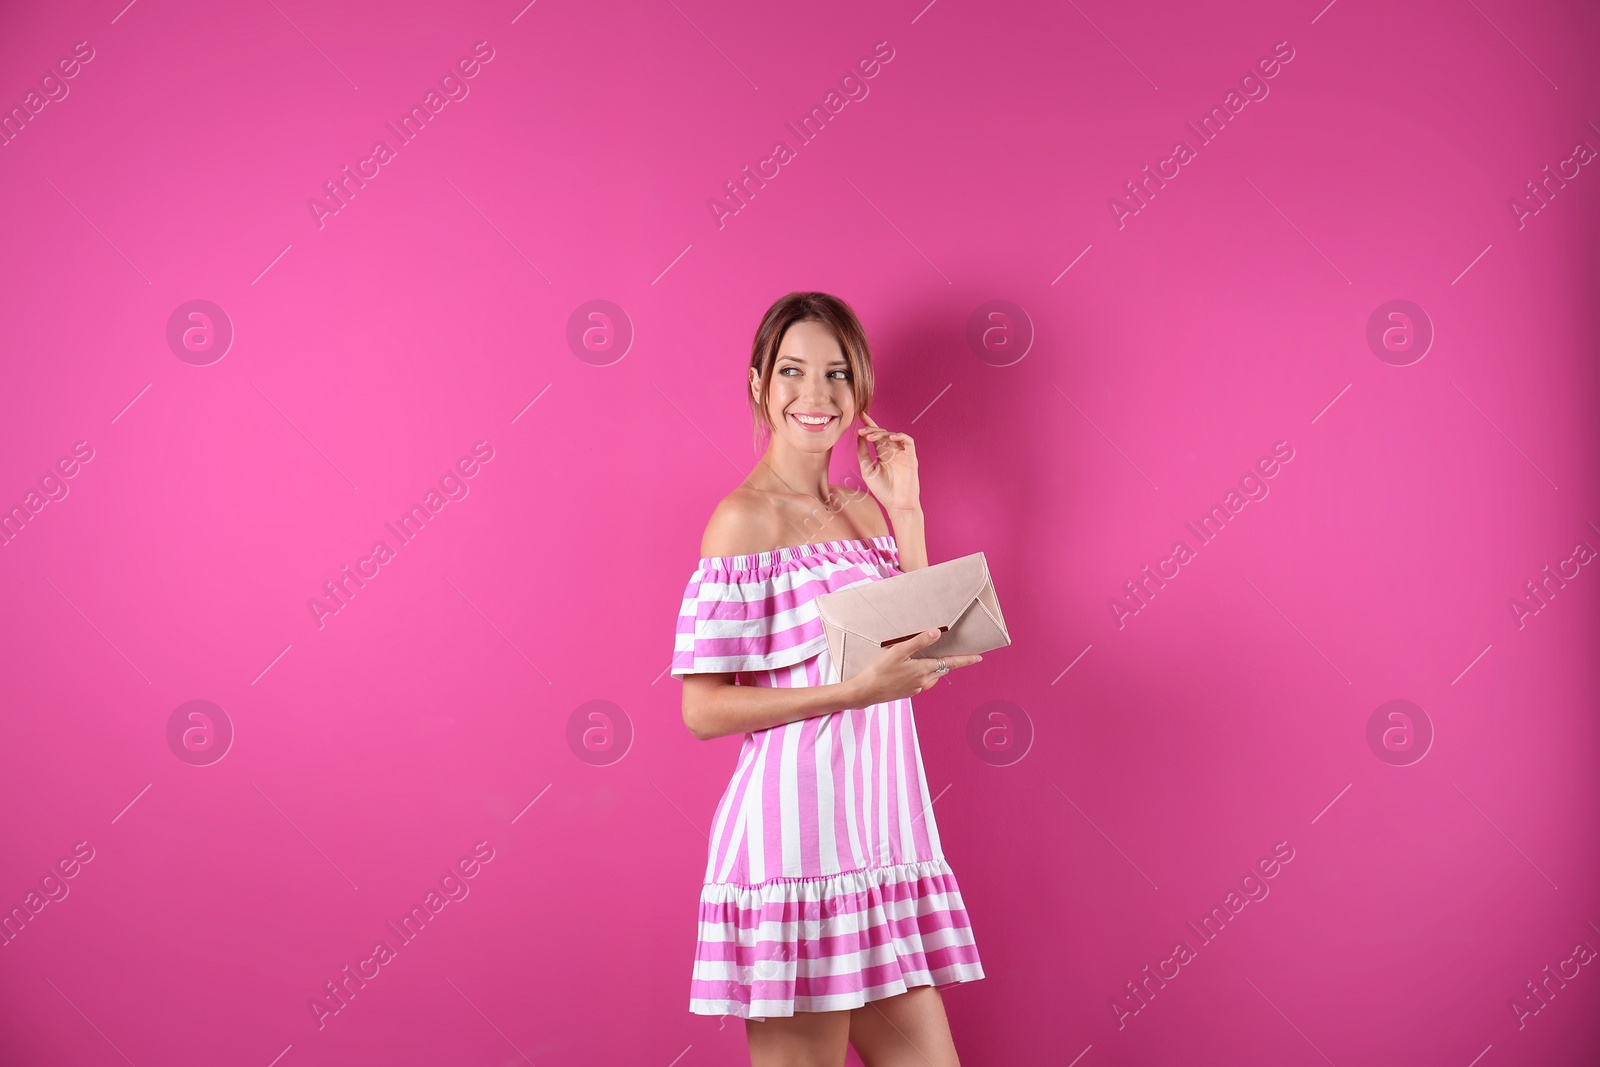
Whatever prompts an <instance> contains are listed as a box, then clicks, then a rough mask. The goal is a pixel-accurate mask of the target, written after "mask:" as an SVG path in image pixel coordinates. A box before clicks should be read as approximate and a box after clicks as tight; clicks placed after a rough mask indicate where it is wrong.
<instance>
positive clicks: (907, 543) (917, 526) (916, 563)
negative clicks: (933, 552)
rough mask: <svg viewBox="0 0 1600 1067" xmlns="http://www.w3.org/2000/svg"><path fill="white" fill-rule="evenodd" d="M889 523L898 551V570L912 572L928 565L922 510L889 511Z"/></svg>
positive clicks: (919, 508)
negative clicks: (892, 528) (892, 529)
mask: <svg viewBox="0 0 1600 1067" xmlns="http://www.w3.org/2000/svg"><path fill="white" fill-rule="evenodd" d="M889 523H890V525H891V526H893V527H894V543H895V546H896V547H897V548H898V549H899V550H900V569H901V570H902V571H914V570H916V569H917V568H918V567H926V566H927V565H928V541H927V536H926V535H925V534H924V532H923V527H922V508H921V507H920V506H919V507H914V508H907V509H905V510H904V511H890V512H889Z"/></svg>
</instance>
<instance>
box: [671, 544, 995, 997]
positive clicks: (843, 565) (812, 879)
mask: <svg viewBox="0 0 1600 1067" xmlns="http://www.w3.org/2000/svg"><path fill="white" fill-rule="evenodd" d="M899 573H900V568H899V552H898V548H897V546H896V544H895V540H894V537H893V535H884V536H881V537H872V538H858V539H848V540H841V541H826V542H819V543H816V544H808V545H792V546H789V547H785V548H779V549H774V550H772V551H769V552H758V553H754V554H750V555H742V556H712V557H703V558H702V559H701V560H700V562H699V565H698V566H697V567H696V569H695V571H694V573H693V575H692V576H691V577H690V579H689V583H688V586H687V588H685V590H684V595H683V604H682V607H681V609H680V611H679V615H678V624H677V633H676V639H675V643H674V647H673V655H672V664H671V673H672V674H673V676H674V677H682V676H684V675H686V674H698V673H728V674H736V675H738V679H737V680H738V683H739V684H740V685H762V686H783V687H790V688H793V687H800V686H811V685H823V684H827V683H829V682H834V681H837V680H838V679H837V677H836V676H835V675H834V672H833V665H832V662H831V659H830V657H829V654H828V643H827V637H826V635H825V634H824V633H823V629H822V621H821V617H820V616H819V615H818V612H817V608H816V603H815V600H816V597H817V596H819V595H820V594H822V593H829V592H834V591H836V590H839V589H845V588H848V587H850V586H852V585H858V584H860V583H863V582H870V581H881V580H883V579H885V578H889V577H892V576H894V575H896V574H899ZM932 800H933V795H932V794H931V793H930V792H929V790H928V779H927V775H926V774H925V773H924V771H923V767H922V755H921V752H920V750H919V748H918V745H917V726H916V719H915V717H914V716H913V715H912V708H911V700H910V698H909V697H905V698H900V699H897V700H891V701H887V702H885V703H881V704H873V705H872V706H870V707H866V708H852V709H848V710H845V711H839V712H833V713H831V714H827V715H817V716H813V717H811V718H806V719H800V720H797V721H795V722H790V723H785V724H783V725H780V726H774V727H772V728H770V729H765V730H757V731H754V732H752V733H747V734H745V735H744V743H743V745H742V746H741V748H740V750H739V758H738V762H737V764H736V765H735V767H734V771H733V777H732V779H731V780H730V781H729V783H728V787H727V789H726V791H724V793H723V794H722V799H721V801H720V802H719V803H718V804H717V808H716V812H715V814H714V815H713V817H712V822H711V837H710V847H709V849H708V857H707V862H706V870H705V881H704V885H703V886H702V888H701V892H700V918H699V940H698V943H697V947H696V951H695V959H694V969H693V973H692V976H691V979H690V988H689V1010H690V1011H691V1012H694V1013H696V1014H700V1015H734V1016H738V1017H740V1018H747V1019H765V1018H769V1017H773V1016H788V1015H793V1014H794V1013H795V1012H797V1011H840V1010H845V1009H849V1008H856V1007H860V1006H861V1005H863V1004H865V1003H867V1002H868V1001H872V1000H878V999H881V998H883V997H890V996H894V995H896V994H898V993H903V992H905V991H906V990H907V989H909V988H911V987H913V986H919V985H935V986H942V985H947V984H949V983H953V982H970V981H974V980H976V979H980V978H982V977H983V976H984V975H983V964H982V963H981V962H980V961H979V959H978V949H977V945H976V944H975V942H974V940H973V933H972V923H971V921H970V919H969V918H968V916H967V911H966V908H965V906H964V904H963V903H962V899H961V890H960V888H959V887H958V886H957V884H956V878H955V874H954V873H953V872H952V871H951V869H950V866H949V864H948V863H946V862H945V857H944V852H943V849H942V848H941V847H940V843H939V830H938V827H937V826H936V825H935V821H934V815H933V804H932Z"/></svg>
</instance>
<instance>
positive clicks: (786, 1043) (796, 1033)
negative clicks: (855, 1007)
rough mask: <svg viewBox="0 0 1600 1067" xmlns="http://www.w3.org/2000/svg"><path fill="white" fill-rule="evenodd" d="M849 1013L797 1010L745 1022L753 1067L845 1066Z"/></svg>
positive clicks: (848, 1034) (751, 1065) (751, 1066)
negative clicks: (792, 1012) (763, 1020)
mask: <svg viewBox="0 0 1600 1067" xmlns="http://www.w3.org/2000/svg"><path fill="white" fill-rule="evenodd" d="M851 1014H852V1013H851V1012H848V1011H797V1012H795V1013H794V1014H793V1015H790V1016H782V1017H780V1016H774V1017H772V1018H770V1019H768V1020H767V1021H766V1022H759V1023H758V1022H753V1021H751V1020H748V1019H747V1020H745V1024H744V1032H745V1036H746V1037H747V1038H749V1041H750V1067H844V1054H845V1048H846V1045H847V1042H848V1039H849V1036H850V1016H851Z"/></svg>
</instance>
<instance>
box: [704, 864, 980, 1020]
mask: <svg viewBox="0 0 1600 1067" xmlns="http://www.w3.org/2000/svg"><path fill="white" fill-rule="evenodd" d="M982 977H984V973H983V964H982V962H981V961H980V960H979V958H978V949H977V945H976V943H975V942H974V940H973V936H972V923H971V920H970V919H969V918H968V916H967V911H966V907H965V905H964V904H963V902H962V899H961V889H960V886H958V885H957V884H956V878H955V874H954V872H952V871H951V870H950V867H949V865H948V864H947V863H946V862H945V861H944V859H942V858H939V859H932V860H925V861H921V862H916V863H903V864H899V865H896V866H892V867H876V868H867V869H863V870H858V871H849V872H846V873H843V874H838V875H832V876H829V877H825V878H789V879H775V880H773V881H770V882H766V883H763V884H762V885H759V886H745V885H734V884H729V883H709V884H707V885H705V886H704V887H703V888H702V889H701V892H700V935H699V941H698V944H697V946H696V949H695V960H694V972H693V975H692V977H691V980H690V992H689V1010H690V1011H691V1012H693V1013H695V1014H697V1015H734V1016H737V1017H739V1018H742V1019H765V1018H772V1017H782V1016H789V1015H793V1014H794V1013H795V1012H797V1011H843V1010H847V1009H850V1008H859V1007H861V1006H862V1005H863V1004H866V1003H868V1002H869V1001H873V1000H881V999H883V998H884V997H892V996H895V995H897V994H900V993H904V992H906V990H908V989H911V988H913V987H915V986H919V985H932V986H942V985H948V984H951V983H954V982H971V981H976V980H978V979H980V978H982Z"/></svg>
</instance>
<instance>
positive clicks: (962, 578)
mask: <svg viewBox="0 0 1600 1067" xmlns="http://www.w3.org/2000/svg"><path fill="white" fill-rule="evenodd" d="M816 604H817V610H818V612H819V613H820V614H821V616H822V627H823V630H824V631H825V632H826V634H827V638H828V653H829V656H830V658H831V659H832V660H833V664H834V670H835V672H836V674H837V677H836V678H835V681H840V682H847V681H849V680H850V679H852V678H854V677H855V676H856V675H858V674H860V673H861V672H862V671H864V670H866V669H867V667H868V666H869V665H870V664H871V663H872V661H873V660H875V659H877V658H878V657H879V656H881V655H882V654H883V652H884V650H885V649H887V648H889V647H891V646H893V645H896V644H898V643H899V642H901V641H905V640H907V639H909V638H911V637H915V636H916V635H917V634H919V633H921V632H922V631H924V630H931V629H933V628H934V627H938V628H939V629H940V630H943V631H944V633H943V634H942V635H940V637H939V639H938V640H937V641H935V642H934V643H933V644H931V645H929V646H928V647H927V648H924V649H923V650H922V651H920V652H918V653H916V654H915V656H914V657H913V658H915V659H937V658H939V657H941V656H968V655H973V654H976V653H979V652H988V651H989V650H990V649H995V648H1003V647H1005V646H1006V645H1009V644H1010V643H1011V635H1010V634H1009V633H1008V632H1007V631H1006V623H1005V618H1004V617H1003V616H1002V615H1001V614H1000V600H999V598H998V597H997V596H996V595H995V591H994V581H993V579H992V578H990V576H989V564H988V561H987V560H985V559H984V556H983V553H982V552H974V553H972V554H971V555H969V556H961V557H959V558H957V559H952V560H947V561H946V562H944V563H935V564H932V565H931V566H927V567H919V568H917V569H916V570H914V571H907V572H906V573H904V574H897V575H895V576H894V577H892V578H884V579H881V580H879V581H875V582H864V583H862V584H860V585H855V586H851V587H850V588H849V589H841V590H839V591H838V592H836V593H823V594H821V595H820V596H818V597H817V598H816Z"/></svg>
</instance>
